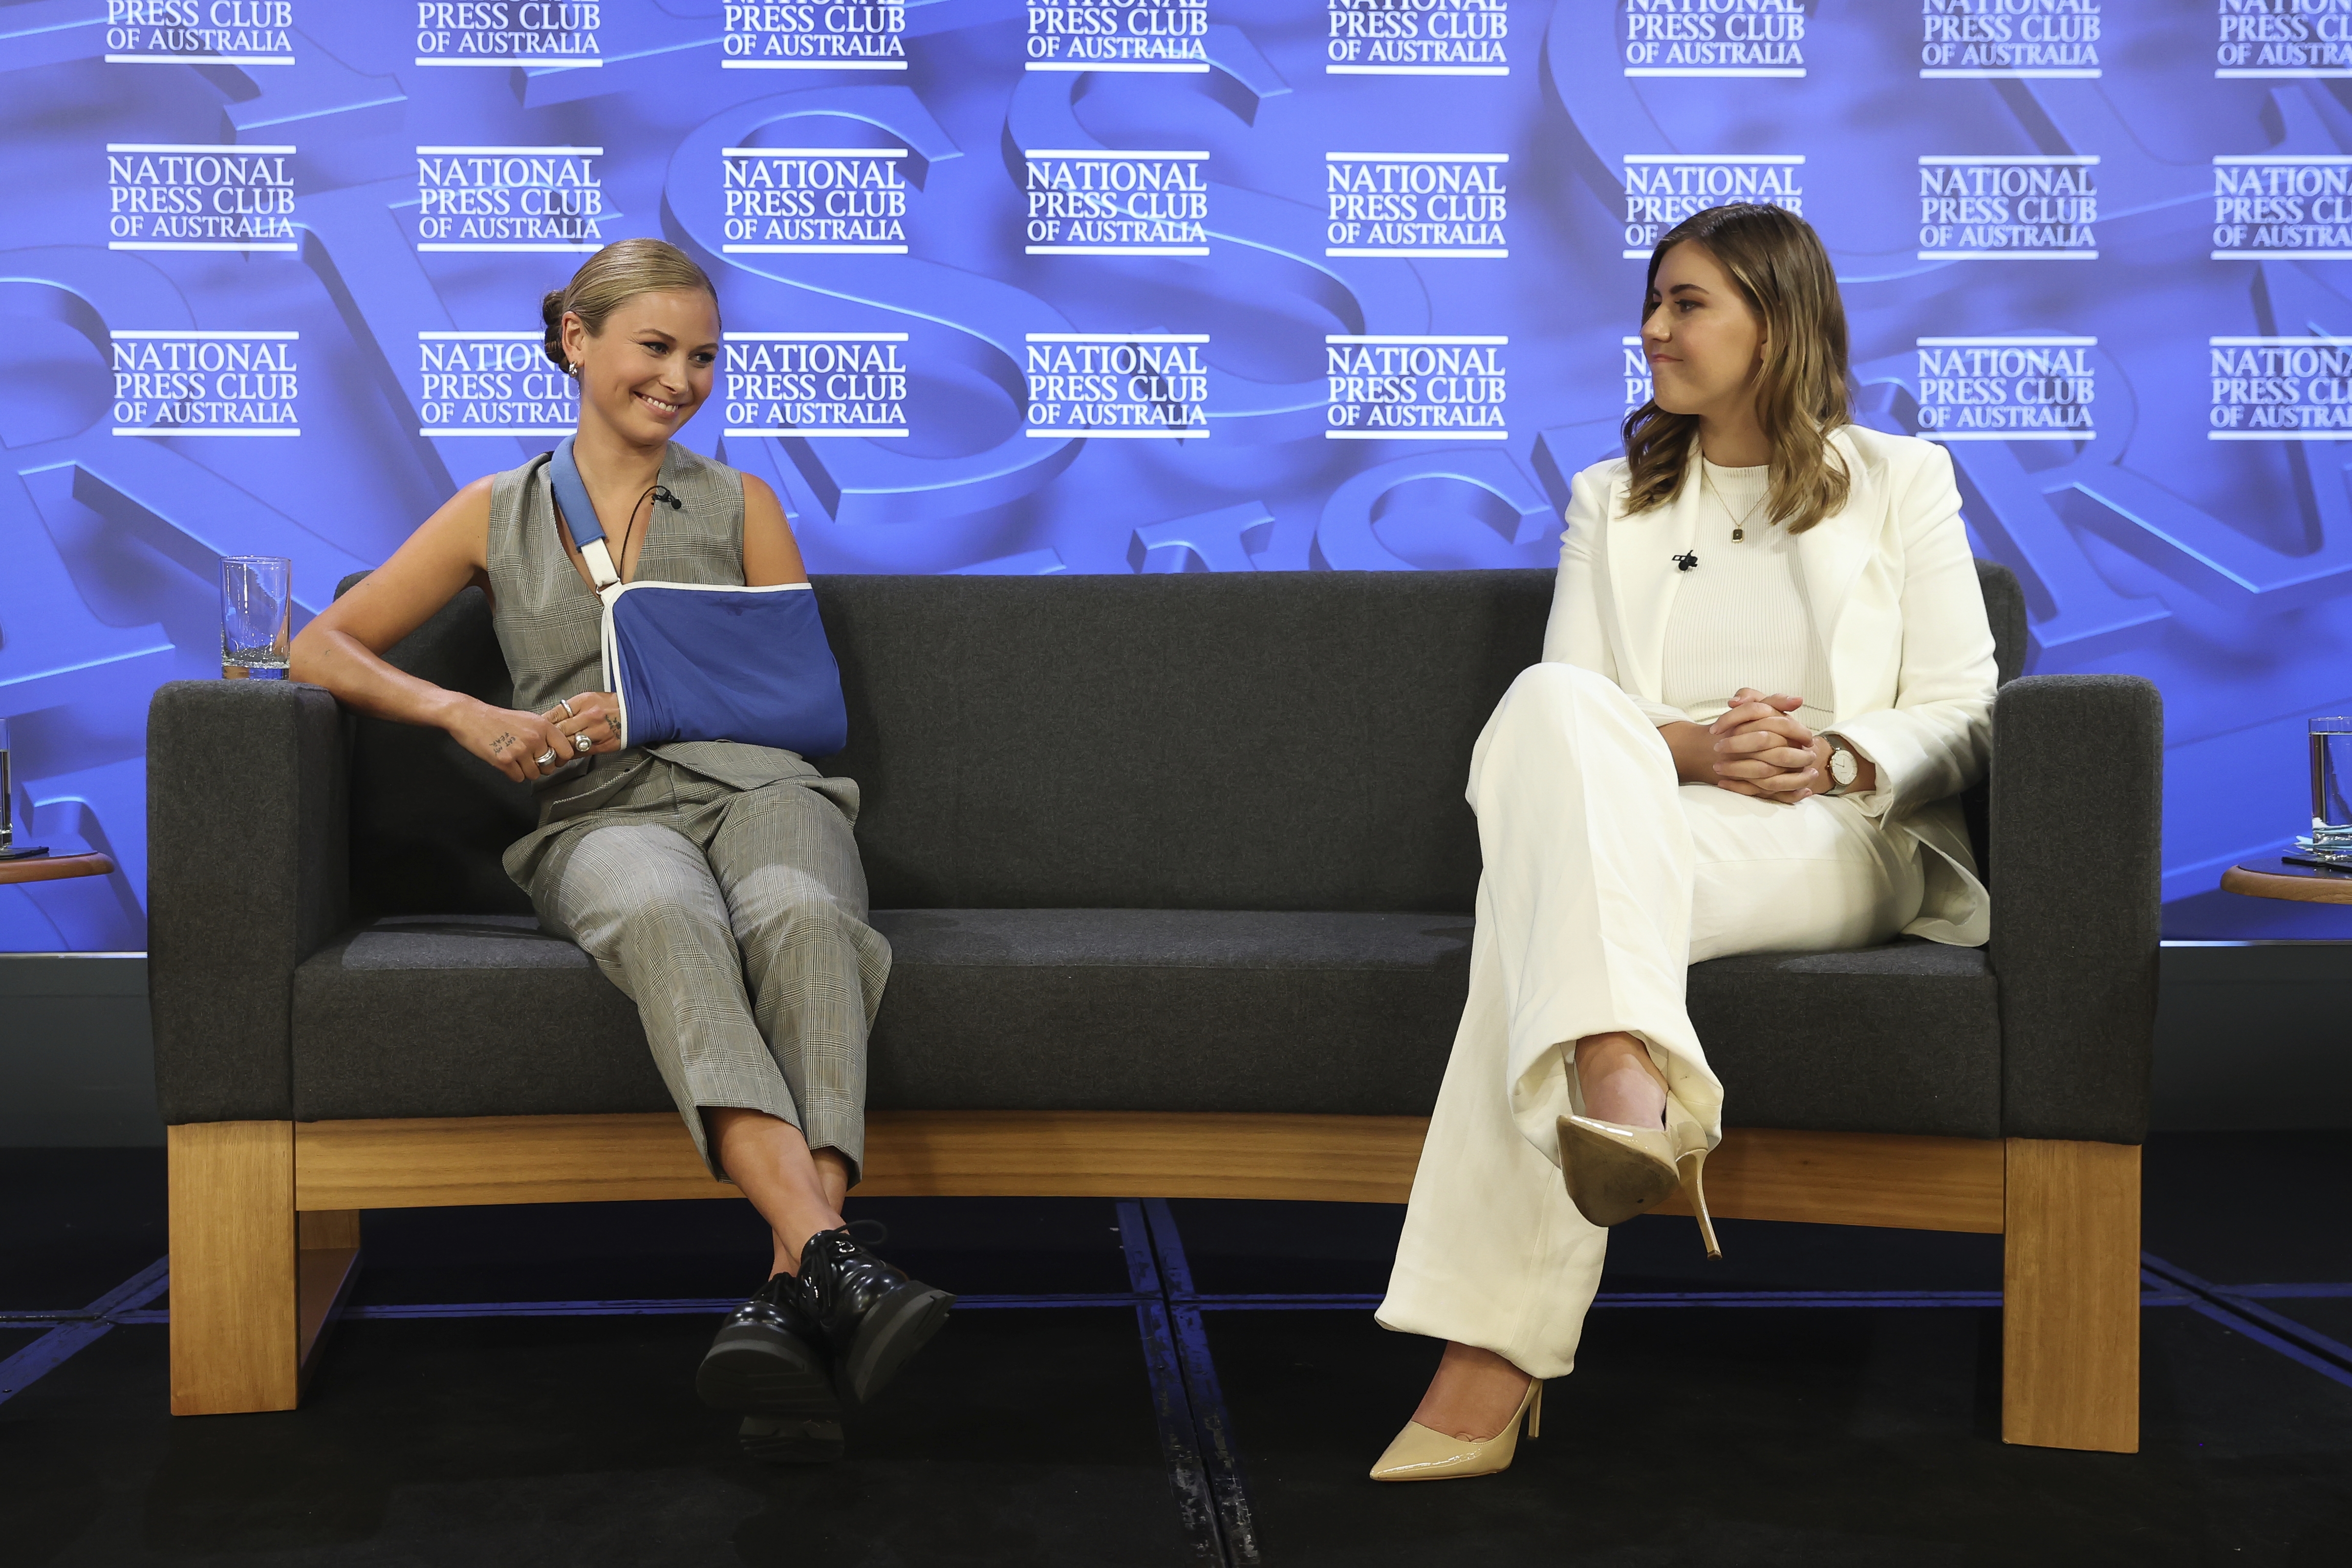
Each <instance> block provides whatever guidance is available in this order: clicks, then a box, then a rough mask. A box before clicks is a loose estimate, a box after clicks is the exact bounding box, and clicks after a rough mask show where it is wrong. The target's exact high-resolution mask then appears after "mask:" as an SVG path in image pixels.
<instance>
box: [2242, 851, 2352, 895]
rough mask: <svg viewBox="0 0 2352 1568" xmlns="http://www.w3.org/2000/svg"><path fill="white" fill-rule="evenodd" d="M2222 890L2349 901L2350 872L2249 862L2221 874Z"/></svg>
mask: <svg viewBox="0 0 2352 1568" xmlns="http://www.w3.org/2000/svg"><path fill="white" fill-rule="evenodd" d="M2221 891H2222V892H2224V893H2242V894H2245V895H2246V896H2247V897H2248V898H2284V899H2291V900H2293V901H2294V902H2295V903H2297V904H2352V872H2342V871H2322V870H2320V869H2319V868H2318V867H2317V866H2308V865H2289V864H2287V862H2285V861H2284V860H2264V861H2248V862H2246V863H2245V864H2243V865H2233V866H2231V868H2230V869H2229V870H2228V871H2225V872H2223V873H2221Z"/></svg>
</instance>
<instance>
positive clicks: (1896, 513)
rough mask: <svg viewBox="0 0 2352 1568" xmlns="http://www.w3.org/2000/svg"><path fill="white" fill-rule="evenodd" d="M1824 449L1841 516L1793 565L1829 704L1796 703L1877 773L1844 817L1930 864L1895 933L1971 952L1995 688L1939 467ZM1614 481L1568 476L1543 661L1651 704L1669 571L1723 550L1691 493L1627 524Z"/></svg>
mask: <svg viewBox="0 0 2352 1568" xmlns="http://www.w3.org/2000/svg"><path fill="white" fill-rule="evenodd" d="M1830 444H1831V445H1832V446H1834V447H1835V448H1836V449H1837V452H1838V455H1840V456H1842V457H1843V458H1844V459H1845V465H1846V472H1847V473H1848V474H1849V475H1850V476H1852V478H1853V486H1852V488H1851V489H1850V490H1849V492H1848V494H1847V497H1846V504H1845V507H1844V508H1843V510H1841V511H1839V512H1837V513H1836V514H1835V515H1833V516H1831V517H1823V518H1822V520H1821V521H1820V522H1818V523H1816V524H1814V525H1813V526H1812V527H1811V528H1808V529H1807V530H1805V532H1803V533H1801V534H1799V535H1798V536H1797V558H1798V561H1799V564H1800V565H1801V567H1802V569H1803V579H1804V585H1805V594H1806V599H1807V601H1808V605H1809V608H1810V610H1811V616H1812V622H1813V629H1814V631H1815V632H1816V633H1817V634H1818V635H1819V636H1820V638H1821V643H1822V649H1823V651H1824V653H1825V654H1826V656H1827V659H1828V663H1829V672H1830V685H1831V689H1830V690H1829V691H1827V692H1806V693H1804V694H1802V695H1803V696H1804V698H1805V700H1806V701H1807V702H1808V703H1811V704H1813V705H1815V706H1820V707H1823V708H1826V709H1828V710H1829V711H1830V712H1832V713H1834V714H1836V715H1837V724H1836V732H1837V733H1838V734H1840V735H1842V736H1843V737H1845V738H1846V739H1847V740H1849V741H1851V742H1853V746H1854V748H1855V749H1856V750H1858V751H1860V752H1861V753H1862V754H1863V755H1864V757H1867V758H1870V760H1871V761H1873V762H1874V763H1876V764H1877V765H1878V785H1877V788H1876V789H1874V790H1873V791H1872V792H1871V793H1870V794H1868V795H1866V796H1860V797H1855V798H1854V799H1855V803H1856V804H1858V805H1860V806H1861V807H1862V808H1863V810H1865V811H1866V812H1868V813H1869V814H1871V815H1872V816H1874V817H1877V818H1878V819H1879V820H1880V821H1881V822H1882V823H1883V824H1884V826H1885V829H1886V831H1890V832H1902V833H1906V834H1908V835H1909V836H1910V837H1912V838H1913V839H1915V840H1916V841H1918V843H1919V844H1920V846H1921V847H1922V849H1923V850H1924V851H1926V852H1927V853H1923V855H1922V856H1921V863H1922V868H1923V870H1924V871H1925V872H1926V873H1927V876H1926V880H1927V900H1926V903H1925V904H1924V905H1923V906H1922V908H1921V909H1920V912H1919V918H1917V919H1916V920H1915V921H1913V922H1912V923H1911V924H1910V925H1906V926H1905V927H1904V930H1905V931H1906V933H1907V934H1909V935H1911V936H1925V937H1927V938H1929V939H1930V940H1932V941H1937V942H1945V943H1950V944H1953V945H1955V946H1964V947H1974V946H1981V945H1982V944H1983V943H1984V941H1985V939H1986V938H1987V936H1990V932H1991V924H1992V896H1991V894H1990V893H1988V892H1987V891H1986V889H1985V885H1984V883H1982V882H1980V881H1979V880H1978V878H1977V868H1976V859H1975V856H1974V855H1973V854H1971V853H1970V852H1969V834H1968V827H1967V824H1966V823H1965V821H1963V820H1962V818H1961V814H1960V803H1959V801H1958V800H1957V799H1956V797H1957V796H1958V794H1959V792H1960V791H1961V790H1963V789H1967V788H1968V787H1969V785H1971V784H1973V783H1975V782H1976V781H1977V780H1978V779H1981V778H1983V777H1984V773H1985V768H1986V766H1987V764H1988V762H1989V761H1990V758H1991V755H1992V699H1993V691H1994V687H1995V685H1996V684H1997V681H1998V676H1997V674H1996V672H1995V669H1994V665H1993V647H1992V627H1991V624H1990V622H1988V621H1987V620H1986V618H1985V608H1984V594H1983V592H1982V591H1981V590H1980V589H1979V587H1978V585H1977V574H1976V566H1975V563H1974V562H1973V561H1972V560H1971V559H1969V541H1968V533H1967V530H1966V529H1965V528H1962V527H1961V524H1960V495H1959V490H1958V486H1955V485H1954V484H1953V482H1952V459H1951V455H1950V454H1948V453H1947V452H1946V451H1945V450H1944V449H1943V448H1942V447H1940V446H1938V445H1937V444H1934V443H1933V442H1927V441H1920V440H1916V439H1915V438H1913V437H1911V436H1907V435H1887V434H1883V433H1881V432H1879V431H1875V430H1869V429H1865V428H1864V427H1862V426H1860V425H1852V424H1850V425H1847V426H1845V427H1844V428H1843V429H1841V430H1839V431H1837V432H1835V433H1833V434H1832V435H1831V437H1830ZM1626 473H1627V468H1626V464H1625V460H1624V459H1622V458H1619V459H1617V460H1615V461H1613V462H1609V463H1596V464H1594V465H1592V466H1591V467H1590V468H1587V469H1585V470H1584V471H1583V472H1582V473H1580V474H1579V475H1578V476H1576V480H1575V483H1574V486H1573V489H1572V493H1571V496H1570V500H1569V506H1568V532H1567V533H1566V534H1565V535H1563V536H1562V538H1561V545H1560V552H1559V580H1558V581H1557V582H1556V584H1555V585H1554V587H1553V590H1552V606H1551V622H1550V624H1549V626H1548V627H1547V628H1546V630H1545V632H1544V658H1545V660H1546V661H1547V662H1549V663H1557V664H1577V665H1580V666H1582V667H1583V668H1585V669H1588V670H1592V671H1596V672H1598V673H1599V674H1602V675H1605V676H1607V677H1608V678H1609V679H1610V680H1612V681H1613V682H1615V683H1616V684H1617V685H1618V686H1619V687H1620V688H1622V690H1624V691H1625V692H1627V693H1628V694H1630V695H1633V696H1637V697H1643V698H1646V699H1647V700H1649V701H1651V702H1660V701H1662V700H1663V699H1662V698H1661V696H1660V695H1659V692H1660V680H1661V676H1660V672H1661V670H1662V669H1663V668H1664V645H1665V638H1666V624H1667V622H1668V621H1669V619H1670V618H1671V617H1672V616H1673V613H1674V606H1675V589H1676V587H1677V585H1678V584H1679V583H1680V582H1681V581H1682V579H1683V573H1682V572H1681V571H1680V570H1678V569H1677V568H1676V567H1675V561H1674V558H1675V556H1678V555H1681V554H1683V553H1684V552H1685V551H1687V550H1692V549H1696V550H1697V551H1698V553H1699V558H1700V564H1699V566H1698V567H1697V569H1696V570H1701V571H1704V570H1706V553H1707V549H1708V547H1709V544H1710V542H1713V543H1714V544H1715V547H1716V548H1718V549H1720V548H1724V546H1725V545H1726V544H1727V542H1728V541H1709V540H1706V539H1702V538H1699V537H1698V526H1699V517H1700V511H1701V502H1700V498H1699V486H1696V485H1694V484H1685V485H1684V486H1683V487H1682V492H1681V494H1680V495H1678V496H1677V497H1675V499H1674V500H1673V501H1672V502H1671V503H1669V504H1668V505H1666V506H1664V507H1659V508H1657V509H1656V510H1654V511H1649V512H1643V513H1641V514H1638V515H1635V516H1630V517H1629V516H1627V515H1626V513H1625V509H1624V508H1625V497H1626ZM1724 695H1726V696H1729V695H1731V694H1730V693H1728V692H1726V693H1725V694H1724ZM1811 804H1812V802H1811V801H1806V802H1803V803H1802V804H1801V805H1799V806H1797V807H1795V808H1794V809H1795V810H1804V809H1805V808H1806V806H1809V805H1811Z"/></svg>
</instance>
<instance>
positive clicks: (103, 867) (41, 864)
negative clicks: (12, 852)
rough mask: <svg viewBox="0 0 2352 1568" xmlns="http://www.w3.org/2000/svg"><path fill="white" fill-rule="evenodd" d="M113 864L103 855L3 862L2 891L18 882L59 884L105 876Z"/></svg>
mask: <svg viewBox="0 0 2352 1568" xmlns="http://www.w3.org/2000/svg"><path fill="white" fill-rule="evenodd" d="M113 870H114V862H112V861H110V860H109V859H107V858H106V857H105V856H104V855H100V854H88V855H27V856H26V857H25V858H24V859H23V860H20V861H0V887H5V886H8V885H9V884H10V883H19V882H59V881H62V880H64V879H65V878H67V877H69V876H106V875H109V874H110V873H112V872H113Z"/></svg>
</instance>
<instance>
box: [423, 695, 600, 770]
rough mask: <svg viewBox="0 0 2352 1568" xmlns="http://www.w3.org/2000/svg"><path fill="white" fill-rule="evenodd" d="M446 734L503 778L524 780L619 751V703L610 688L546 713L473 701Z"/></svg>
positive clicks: (569, 699) (581, 697) (570, 699)
mask: <svg viewBox="0 0 2352 1568" xmlns="http://www.w3.org/2000/svg"><path fill="white" fill-rule="evenodd" d="M449 732H450V734H451V735H453V736H455V737H457V744H458V745H460V746H462V747H465V748H466V749H467V750H468V751H470V752H472V753H473V754H474V755H475V756H477V757H478V758H481V759H482V760H483V761H485V762H487V763H488V764H489V765H490V766H491V767H493V768H497V769H498V770H499V772H501V773H503V774H505V775H506V776H507V777H508V778H509V779H513V780H515V781H516V782H517V783H529V782H530V780H532V779H543V778H545V777H546V776H547V775H549V774H551V773H553V772H555V771H556V770H557V769H558V768H562V767H564V766H566V765H567V764H570V763H572V762H576V761H578V760H579V759H580V758H583V757H593V756H594V755H595V754H596V753H598V752H600V751H618V750H620V749H621V703H620V699H619V698H618V697H616V696H614V695H613V694H612V693H611V692H582V693H581V694H580V695H578V696H575V697H571V698H568V699H566V701H565V702H561V703H558V704H556V705H555V706H553V707H551V708H549V709H548V710H547V711H546V712H545V713H524V712H521V711H519V710H516V709H511V708H498V707H491V706H489V705H488V704H487V703H481V704H476V705H475V706H474V708H473V710H472V711H470V712H468V713H467V714H466V715H465V716H463V717H462V718H460V719H459V720H458V721H457V722H456V723H454V724H452V725H450V727H449ZM583 738H584V739H585V740H586V741H587V742H588V744H587V745H586V746H584V747H583V745H582V744H581V740H582V739H583Z"/></svg>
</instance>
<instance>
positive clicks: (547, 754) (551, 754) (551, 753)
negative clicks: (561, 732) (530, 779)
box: [531, 747, 555, 768]
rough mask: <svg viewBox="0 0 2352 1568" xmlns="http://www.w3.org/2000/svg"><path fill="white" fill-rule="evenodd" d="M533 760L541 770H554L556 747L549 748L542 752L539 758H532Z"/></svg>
mask: <svg viewBox="0 0 2352 1568" xmlns="http://www.w3.org/2000/svg"><path fill="white" fill-rule="evenodd" d="M531 760H532V761H533V762H536V763H538V764H539V765H540V766H541V768H552V767H554V766H555V747H548V748H547V749H546V750H545V751H542V752H541V753H540V754H539V755H538V756H537V757H534V758H531Z"/></svg>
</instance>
